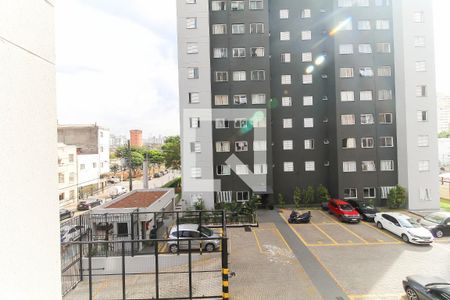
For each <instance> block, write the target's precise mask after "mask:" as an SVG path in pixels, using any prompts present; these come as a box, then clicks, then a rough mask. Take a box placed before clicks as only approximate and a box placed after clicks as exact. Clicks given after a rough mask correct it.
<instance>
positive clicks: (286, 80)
mask: <svg viewBox="0 0 450 300" xmlns="http://www.w3.org/2000/svg"><path fill="white" fill-rule="evenodd" d="M291 83H292V80H291V75H281V84H283V85H286V84H291Z"/></svg>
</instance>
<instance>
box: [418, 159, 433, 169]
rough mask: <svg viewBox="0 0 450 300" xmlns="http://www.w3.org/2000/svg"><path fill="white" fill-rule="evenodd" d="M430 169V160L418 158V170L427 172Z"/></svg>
mask: <svg viewBox="0 0 450 300" xmlns="http://www.w3.org/2000/svg"><path fill="white" fill-rule="evenodd" d="M427 171H430V161H429V160H420V161H419V172H427Z"/></svg>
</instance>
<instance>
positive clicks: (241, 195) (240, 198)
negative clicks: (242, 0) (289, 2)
mask: <svg viewBox="0 0 450 300" xmlns="http://www.w3.org/2000/svg"><path fill="white" fill-rule="evenodd" d="M250 1H251V0H250ZM248 200H250V193H249V192H236V201H237V202H246V201H248Z"/></svg>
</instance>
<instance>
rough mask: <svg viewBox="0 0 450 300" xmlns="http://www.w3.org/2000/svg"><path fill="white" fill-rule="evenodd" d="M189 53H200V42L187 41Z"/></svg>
mask: <svg viewBox="0 0 450 300" xmlns="http://www.w3.org/2000/svg"><path fill="white" fill-rule="evenodd" d="M186 52H187V54H197V53H198V43H187V51H186Z"/></svg>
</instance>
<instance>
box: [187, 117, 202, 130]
mask: <svg viewBox="0 0 450 300" xmlns="http://www.w3.org/2000/svg"><path fill="white" fill-rule="evenodd" d="M189 124H190V127H191V128H199V127H200V118H197V117H194V118H189Z"/></svg>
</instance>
